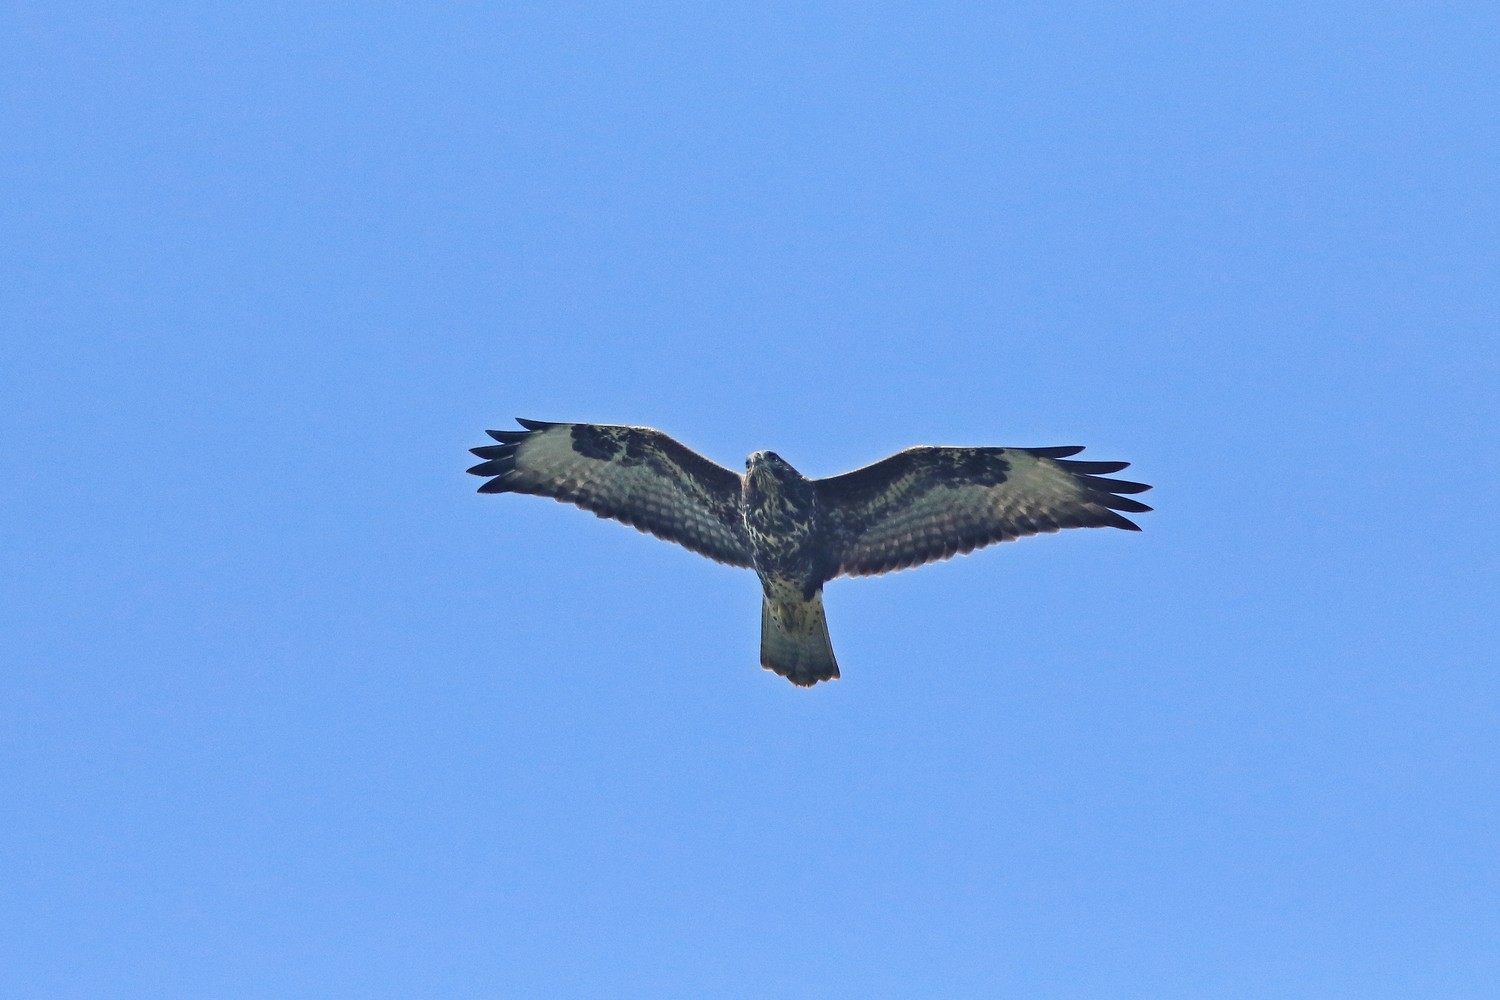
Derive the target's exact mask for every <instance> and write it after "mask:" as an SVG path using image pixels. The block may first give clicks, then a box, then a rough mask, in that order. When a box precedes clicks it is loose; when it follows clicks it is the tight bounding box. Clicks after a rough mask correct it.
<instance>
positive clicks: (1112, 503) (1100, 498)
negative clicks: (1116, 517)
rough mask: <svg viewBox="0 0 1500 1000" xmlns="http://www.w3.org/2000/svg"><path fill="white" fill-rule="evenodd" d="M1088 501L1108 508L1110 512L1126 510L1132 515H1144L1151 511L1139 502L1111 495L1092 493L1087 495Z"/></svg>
mask: <svg viewBox="0 0 1500 1000" xmlns="http://www.w3.org/2000/svg"><path fill="white" fill-rule="evenodd" d="M1089 500H1091V501H1092V502H1094V503H1096V504H1098V505H1099V506H1101V507H1108V508H1110V509H1111V510H1126V511H1129V512H1130V513H1132V514H1144V513H1146V512H1147V511H1149V510H1150V509H1151V508H1150V507H1148V506H1147V505H1146V504H1143V503H1141V502H1140V501H1139V500H1131V499H1129V498H1128V497H1117V496H1115V495H1114V494H1113V493H1093V494H1090V495H1089Z"/></svg>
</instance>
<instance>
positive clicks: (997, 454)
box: [469, 418, 1151, 687]
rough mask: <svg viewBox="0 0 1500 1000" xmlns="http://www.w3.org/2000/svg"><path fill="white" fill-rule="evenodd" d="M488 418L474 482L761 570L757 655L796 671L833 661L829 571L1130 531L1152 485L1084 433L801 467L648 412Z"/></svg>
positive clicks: (868, 570) (810, 675)
mask: <svg viewBox="0 0 1500 1000" xmlns="http://www.w3.org/2000/svg"><path fill="white" fill-rule="evenodd" d="M516 422H517V423H519V424H520V425H521V427H522V428H523V429H522V430H505V431H489V432H488V433H489V435H490V437H492V438H494V439H495V440H496V441H497V442H499V443H498V444H492V445H486V446H484V447H481V448H473V449H471V451H473V453H474V454H475V455H477V456H479V457H480V458H481V459H483V460H484V461H482V462H480V463H479V464H478V465H476V466H474V467H473V468H471V469H469V472H471V473H473V474H474V475H476V476H484V477H486V478H487V482H485V483H484V485H482V486H480V487H479V492H481V493H529V494H531V495H533V496H544V497H551V498H553V499H554V500H560V501H562V502H564V503H571V504H575V505H577V506H579V507H582V508H583V509H584V510H587V511H592V512H593V513H594V514H595V515H597V516H599V517H605V518H613V519H614V520H616V521H623V522H624V523H625V524H628V525H631V526H632V527H635V528H637V529H639V530H641V531H645V532H650V533H651V534H653V535H655V536H656V537H658V538H664V539H666V540H667V541H669V542H676V543H677V544H679V545H682V546H684V547H686V548H688V549H690V550H692V551H693V552H697V553H698V554H699V555H704V556H708V557H709V558H710V559H714V560H717V561H719V562H722V563H728V564H729V565H731V566H745V567H749V568H752V569H754V570H755V572H756V575H758V576H759V577H760V583H761V589H762V590H763V592H764V597H763V599H762V601H761V614H760V662H761V666H763V667H765V668H766V669H767V670H772V671H774V672H776V673H777V674H780V675H781V676H782V677H785V678H786V679H787V680H789V681H791V682H792V683H793V684H797V685H800V686H803V687H811V686H812V685H814V684H816V683H817V682H818V681H823V680H830V679H832V678H835V677H838V676H839V668H838V663H837V662H836V661H835V660H834V658H833V646H832V645H831V644H830V643H829V640H828V623H827V620H826V619H825V618H824V616H823V585H824V584H825V583H827V582H828V581H829V580H832V579H833V578H834V577H837V576H846V575H847V576H869V575H873V574H876V573H885V572H888V571H890V570H897V569H905V568H906V567H908V566H919V565H921V564H922V563H927V562H933V561H935V560H939V559H948V558H950V557H952V556H954V555H958V554H960V553H967V552H972V551H973V550H974V549H977V548H980V547H982V546H985V545H989V544H992V543H994V542H1005V541H1010V540H1011V539H1014V538H1020V537H1021V536H1023V535H1034V534H1038V533H1041V532H1053V531H1057V530H1058V529H1060V528H1101V527H1110V528H1124V529H1126V530H1127V531H1139V530H1140V528H1139V527H1137V526H1136V525H1135V524H1134V523H1133V522H1131V521H1130V520H1129V519H1128V518H1126V517H1124V516H1123V515H1122V514H1120V513H1119V511H1127V512H1131V513H1137V512H1141V511H1148V510H1150V509H1151V508H1150V507H1148V506H1146V505H1145V504H1143V503H1141V502H1140V501H1138V500H1132V499H1130V498H1129V497H1127V496H1124V495H1122V494H1127V493H1142V492H1144V491H1146V490H1148V489H1150V488H1151V487H1149V486H1147V485H1146V484H1144V483H1132V482H1129V481H1126V480H1122V479H1105V478H1101V476H1102V475H1103V474H1107V473H1112V472H1119V471H1120V470H1121V469H1123V468H1125V467H1126V466H1127V465H1129V464H1130V463H1128V462H1078V461H1073V460H1071V458H1070V456H1072V455H1076V454H1078V453H1079V452H1080V451H1082V450H1083V449H1082V448H1081V447H1061V448H938V447H918V448H908V449H906V450H905V451H902V452H898V453H897V454H895V455H892V456H891V457H889V458H887V459H884V460H882V461H879V462H876V463H875V464H874V465H869V466H866V467H864V468H863V469H856V470H855V471H854V472H848V473H845V474H844V475H842V476H832V477H830V478H828V479H807V478H804V477H803V476H802V474H801V473H799V472H798V471H797V470H796V469H794V468H792V467H791V466H790V465H788V464H787V463H786V462H785V461H784V460H783V459H782V458H781V457H780V456H778V455H776V454H775V453H773V452H769V451H757V452H756V453H755V454H753V455H751V456H750V457H749V458H748V459H747V460H746V461H745V474H744V475H743V476H740V475H736V474H735V473H733V472H731V471H730V470H728V469H726V468H724V467H723V466H721V465H716V464H715V463H713V462H711V461H709V460H708V459H706V458H704V457H703V456H702V455H699V454H698V453H697V452H695V451H691V450H689V449H688V448H686V447H684V446H683V445H681V444H679V443H678V442H676V441H674V440H673V439H672V438H670V437H668V436H667V435H665V434H663V433H662V432H661V431H658V430H654V429H652V428H650V427H622V426H614V425H610V424H564V423H544V422H542V421H540V420H522V419H520V418H517V421H516Z"/></svg>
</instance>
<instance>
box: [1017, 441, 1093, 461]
mask: <svg viewBox="0 0 1500 1000" xmlns="http://www.w3.org/2000/svg"><path fill="white" fill-rule="evenodd" d="M1021 450H1022V451H1024V452H1027V453H1028V454H1031V455H1035V456H1036V457H1037V458H1067V457H1068V456H1069V455H1076V454H1078V453H1079V452H1080V451H1082V450H1083V445H1081V444H1064V445H1058V446H1056V447H1054V448H1022V449H1021Z"/></svg>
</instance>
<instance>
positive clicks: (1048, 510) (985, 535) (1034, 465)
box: [814, 446, 1151, 579]
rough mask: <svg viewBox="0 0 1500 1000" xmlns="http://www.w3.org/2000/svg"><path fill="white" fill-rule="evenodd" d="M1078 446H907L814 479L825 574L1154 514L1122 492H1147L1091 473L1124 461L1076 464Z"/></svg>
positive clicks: (896, 565) (884, 568)
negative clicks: (1072, 458) (822, 532)
mask: <svg viewBox="0 0 1500 1000" xmlns="http://www.w3.org/2000/svg"><path fill="white" fill-rule="evenodd" d="M1082 450H1083V449H1082V448H1081V447H1074V446H1067V447H1058V448H932V447H923V448H908V449H907V450H906V451H903V452H899V453H897V454H895V455H892V456H891V457H890V458H887V459H884V460H883V461H880V462H876V463H875V464H874V465H869V466H866V467H865V468H863V469H856V470H855V471H854V472H850V473H846V474H845V475H842V476H833V477H831V478H829V479H819V480H816V481H815V483H814V485H815V487H816V489H817V491H818V505H819V511H820V514H821V517H822V520H823V524H824V526H825V532H826V542H827V545H828V559H827V563H826V567H825V575H826V577H827V578H829V579H831V578H833V577H835V576H840V575H845V574H847V575H851V576H864V575H870V574H875V573H885V572H888V571H890V570H895V569H904V568H906V567H908V566H920V565H921V564H923V563H927V562H932V561H934V560H938V559H948V558H950V557H952V556H955V555H959V554H962V553H966V552H972V551H973V550H974V549H977V548H981V547H983V546H986V545H992V544H994V543H996V542H1004V541H1010V540H1011V539H1014V538H1020V537H1022V536H1023V535H1034V534H1042V533H1050V532H1054V531H1058V530H1061V529H1063V528H1098V527H1112V528H1123V529H1125V530H1128V531H1139V530H1140V528H1139V527H1137V526H1136V524H1135V523H1134V522H1132V521H1131V520H1130V519H1129V518H1126V517H1124V516H1122V515H1120V514H1118V513H1116V511H1121V510H1124V511H1130V512H1132V513H1138V512H1144V511H1148V510H1150V509H1151V508H1150V507H1148V506H1146V505H1145V504H1143V503H1141V502H1140V501H1138V500H1132V499H1129V498H1127V497H1124V496H1121V495H1120V494H1122V493H1143V492H1145V491H1146V490H1149V489H1150V488H1151V487H1150V486H1147V485H1146V484H1145V483H1134V482H1129V481H1127V480H1120V479H1105V478H1102V477H1100V476H1098V475H1095V473H1101V472H1118V471H1120V470H1121V469H1124V468H1126V467H1127V466H1128V465H1129V464H1130V463H1128V462H1072V461H1067V458H1068V456H1071V455H1076V454H1078V453H1079V452H1080V451H1082Z"/></svg>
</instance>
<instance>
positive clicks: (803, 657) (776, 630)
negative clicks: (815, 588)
mask: <svg viewBox="0 0 1500 1000" xmlns="http://www.w3.org/2000/svg"><path fill="white" fill-rule="evenodd" d="M760 665H761V666H763V667H765V668H766V669H767V670H771V671H775V672H776V673H778V674H780V675H781V676H782V677H785V678H786V679H787V680H789V681H791V682H792V683H793V684H796V685H798V686H799V687H812V686H813V685H814V684H816V683H818V681H826V680H832V679H834V678H835V677H838V675H839V665H838V662H837V661H836V660H835V659H834V658H833V643H832V642H830V641H829V639H828V619H827V618H826V617H825V616H824V615H823V595H822V594H821V593H818V594H814V595H813V598H812V600H810V601H798V602H790V601H787V602H777V604H776V605H775V607H774V608H773V606H772V603H771V601H770V600H769V599H763V600H762V601H761V606H760Z"/></svg>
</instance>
